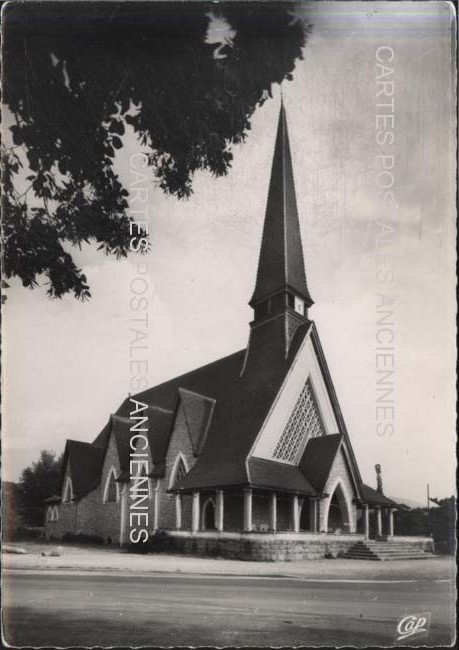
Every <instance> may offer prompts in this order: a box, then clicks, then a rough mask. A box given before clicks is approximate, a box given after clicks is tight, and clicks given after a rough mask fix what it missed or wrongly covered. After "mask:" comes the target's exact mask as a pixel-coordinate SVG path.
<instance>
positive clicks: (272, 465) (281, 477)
mask: <svg viewBox="0 0 459 650" xmlns="http://www.w3.org/2000/svg"><path fill="white" fill-rule="evenodd" d="M249 478H250V485H251V486H252V487H258V488H266V489H271V490H282V491H286V492H295V493H300V494H304V495H307V496H312V495H315V494H316V491H315V490H314V488H313V487H312V486H311V484H310V483H309V481H308V480H307V479H306V478H305V476H304V475H303V473H302V472H301V471H300V469H299V468H298V467H296V466H295V465H288V464H286V463H278V462H276V461H273V460H264V459H262V458H251V459H250V460H249Z"/></svg>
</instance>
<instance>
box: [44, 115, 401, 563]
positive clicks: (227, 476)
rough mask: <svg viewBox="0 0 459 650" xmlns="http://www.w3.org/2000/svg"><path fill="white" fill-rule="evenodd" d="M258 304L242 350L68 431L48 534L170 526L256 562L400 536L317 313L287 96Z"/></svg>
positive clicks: (106, 536)
mask: <svg viewBox="0 0 459 650" xmlns="http://www.w3.org/2000/svg"><path fill="white" fill-rule="evenodd" d="M249 304H250V306H251V307H252V309H253V320H252V321H251V322H250V325H249V327H250V330H249V336H248V343H247V347H246V348H245V349H243V350H239V351H238V352H235V353H234V354H231V355H230V356H227V357H224V358H222V359H219V360H217V361H215V362H213V363H210V364H208V365H205V366H203V367H201V368H197V369H196V370H193V371H191V372H187V373H186V374H184V375H182V376H180V377H176V378H174V379H171V380H169V381H166V382H165V383H162V384H159V385H157V386H154V387H153V388H150V389H148V390H145V391H143V392H141V393H138V394H136V395H135V396H130V397H129V398H127V399H126V400H125V401H124V403H123V404H121V406H120V407H119V408H118V410H117V411H116V412H114V413H113V414H112V415H110V418H109V420H108V422H107V424H106V426H105V427H104V428H103V430H102V431H101V432H100V433H99V435H98V436H97V437H96V438H95V440H94V441H93V442H92V443H86V442H80V441H76V440H67V443H66V447H65V453H64V462H63V469H62V481H61V492H60V494H59V495H57V496H53V497H51V498H49V499H48V500H47V509H46V522H45V530H46V536H47V537H48V538H54V539H59V538H62V537H63V536H64V535H65V533H73V534H76V533H81V534H84V535H91V536H98V537H99V538H102V539H103V541H104V542H106V543H113V544H120V545H127V544H129V543H130V542H134V541H136V542H137V541H138V542H139V543H142V541H143V540H144V538H146V536H147V535H146V534H144V533H143V530H144V529H146V530H147V533H148V536H151V535H153V534H154V533H156V532H157V531H167V533H168V534H169V537H170V539H171V540H173V542H174V544H175V547H176V548H177V549H180V550H182V551H185V552H197V553H213V554H219V555H222V556H226V557H246V558H253V559H297V558H309V557H319V556H320V557H323V556H324V554H325V555H326V554H327V553H331V554H334V555H336V554H345V553H347V552H348V551H349V549H351V548H352V547H353V546H354V545H355V544H356V543H357V542H364V541H365V540H367V539H368V538H369V537H373V538H376V539H378V540H380V541H388V540H389V541H390V540H393V538H394V520H393V514H394V511H395V510H396V509H397V508H398V507H399V506H398V505H397V504H396V503H395V502H394V501H392V500H390V499H389V498H387V497H385V496H384V494H383V493H382V490H375V489H372V488H371V487H369V486H367V485H365V484H364V483H363V481H362V477H361V475H360V471H359V467H358V464H357V460H356V457H355V455H354V452H353V449H352V444H351V441H350V437H349V435H348V431H347V429H346V425H345V422H344V419H343V415H342V413H341V409H340V406H339V403H338V399H337V395H336V392H335V388H334V386H333V382H332V379H331V377H330V373H329V370H328V368H327V362H326V359H325V354H324V351H323V349H322V346H321V343H320V339H319V334H318V331H317V328H316V326H315V324H314V322H313V321H312V320H311V318H310V312H311V310H312V306H313V299H312V297H311V292H310V288H309V287H308V283H307V280H306V273H305V265H304V257H303V247H302V242H301V234H300V225H299V218H298V212H297V204H296V198H295V187H294V178H293V168H292V159H291V153H290V146H289V136H288V131H287V119H286V113H285V109H284V107H283V106H281V109H280V115H279V122H278V128H277V135H276V141H275V148H274V157H273V162H272V171H271V179H270V184H269V192H268V199H267V205H266V213H265V221H264V229H263V236H262V241H261V250H260V256H259V262H258V271H257V276H256V279H255V288H254V292H253V295H252V297H251V299H250V303H249ZM356 399H357V397H356ZM133 412H134V413H135V416H134V417H133ZM140 416H141V417H140ZM139 423H140V424H143V425H144V426H142V427H140V426H137V425H138V424H139ZM141 431H144V432H145V433H144V434H143V435H140V432H141ZM135 454H137V457H136V458H138V459H142V458H143V459H145V461H146V462H143V463H140V462H137V463H135V462H134V463H133V458H135V456H134V455H135ZM133 468H134V469H135V472H133ZM134 474H135V475H134ZM141 486H142V487H141ZM139 494H140V496H141V498H140V499H139ZM133 512H134V513H136V512H137V515H135V516H134V517H133ZM139 512H142V513H144V514H142V516H138V513H139Z"/></svg>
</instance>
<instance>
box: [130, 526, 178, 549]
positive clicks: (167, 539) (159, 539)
mask: <svg viewBox="0 0 459 650" xmlns="http://www.w3.org/2000/svg"><path fill="white" fill-rule="evenodd" d="M126 550H127V551H128V553H142V554H143V553H171V552H174V550H175V543H174V539H173V537H171V535H169V533H167V532H166V531H165V530H157V531H156V532H155V533H153V535H150V537H149V538H148V540H147V541H146V542H137V543H135V544H133V543H130V544H128V545H127V546H126Z"/></svg>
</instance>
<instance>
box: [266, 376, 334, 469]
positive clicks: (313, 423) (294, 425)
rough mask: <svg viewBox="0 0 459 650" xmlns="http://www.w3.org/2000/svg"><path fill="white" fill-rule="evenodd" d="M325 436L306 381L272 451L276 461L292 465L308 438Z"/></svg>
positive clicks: (311, 390)
mask: <svg viewBox="0 0 459 650" xmlns="http://www.w3.org/2000/svg"><path fill="white" fill-rule="evenodd" d="M324 434H325V429H324V425H323V423H322V419H321V417H320V413H319V409H318V407H317V403H316V399H315V396H314V392H313V389H312V386H311V382H310V380H309V379H308V380H307V382H306V384H305V385H304V388H303V390H302V391H301V393H300V396H299V397H298V400H297V402H296V404H295V407H294V409H293V411H292V413H291V415H290V417H289V419H288V422H287V424H286V426H285V429H284V431H283V432H282V435H281V437H280V438H279V441H278V443H277V445H276V447H275V449H274V453H273V457H274V458H276V459H277V460H282V461H286V462H290V463H293V462H295V461H296V458H297V455H298V452H299V450H300V448H304V445H305V443H306V441H307V440H308V439H309V438H316V437H317V436H323V435H324Z"/></svg>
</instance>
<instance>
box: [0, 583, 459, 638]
mask: <svg viewBox="0 0 459 650" xmlns="http://www.w3.org/2000/svg"><path fill="white" fill-rule="evenodd" d="M2 586H3V625H4V628H3V629H4V637H5V639H6V641H7V642H8V644H10V645H16V646H24V645H32V646H73V647H75V646H82V645H86V646H88V645H90V646H91V645H99V646H113V645H115V646H130V645H148V646H155V645H162V646H179V645H194V646H204V645H207V646H256V645H258V646H282V645H283V646H298V645H306V646H307V645H349V644H352V645H356V646H368V645H381V646H384V645H388V646H391V645H394V642H395V638H396V627H397V622H398V621H399V620H400V618H401V617H403V616H404V615H405V614H411V613H422V612H430V613H431V626H430V631H429V634H428V636H426V635H421V636H414V637H411V638H410V639H407V640H405V641H404V645H409V644H410V642H411V643H412V644H413V645H424V644H425V645H429V646H436V645H449V644H450V643H451V642H452V639H451V634H452V629H453V625H452V620H453V619H452V615H453V614H452V607H453V592H452V590H453V584H452V583H451V582H446V581H442V582H432V581H430V582H429V581H418V582H417V581H412V582H379V583H376V582H349V581H348V582H336V581H334V582H330V581H318V580H303V579H297V578H263V577H259V578H243V577H229V576H228V577H226V576H225V577H222V576H213V577H212V576H199V575H176V574H175V575H164V574H161V575H160V574H157V575H148V576H138V577H137V576H132V575H123V576H120V575H113V574H111V575H110V574H91V573H85V574H83V575H75V574H67V573H63V572H59V573H58V572H56V573H44V572H41V573H39V572H36V573H33V572H25V571H17V572H6V573H4V575H3V585H2Z"/></svg>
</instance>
